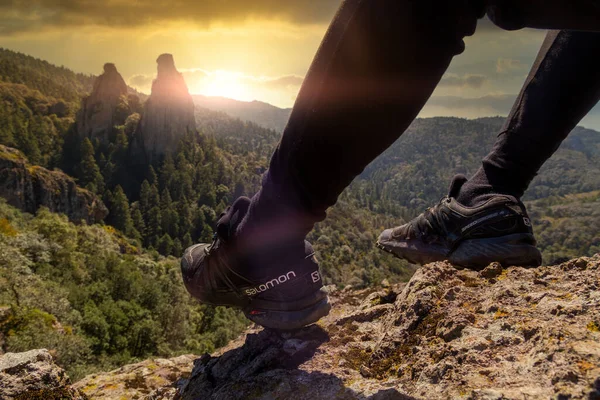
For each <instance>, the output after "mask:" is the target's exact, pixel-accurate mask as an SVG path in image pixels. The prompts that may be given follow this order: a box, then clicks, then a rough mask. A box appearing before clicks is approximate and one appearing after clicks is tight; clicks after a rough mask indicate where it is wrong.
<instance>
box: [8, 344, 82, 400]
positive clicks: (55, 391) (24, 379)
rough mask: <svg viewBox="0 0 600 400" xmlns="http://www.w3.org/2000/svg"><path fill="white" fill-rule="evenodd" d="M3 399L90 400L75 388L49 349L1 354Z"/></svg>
mask: <svg viewBox="0 0 600 400" xmlns="http://www.w3.org/2000/svg"><path fill="white" fill-rule="evenodd" d="M0 398H1V399H6V400H86V399H87V396H85V395H84V394H83V393H81V392H80V391H78V390H77V389H74V388H73V387H71V381H70V379H69V377H68V376H67V374H66V373H65V371H64V370H63V369H62V368H60V367H58V366H57V365H56V364H54V361H53V359H52V356H51V355H50V353H49V352H48V351H47V350H44V349H41V350H31V351H28V352H25V353H6V354H4V355H2V356H0Z"/></svg>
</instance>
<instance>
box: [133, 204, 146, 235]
mask: <svg viewBox="0 0 600 400" xmlns="http://www.w3.org/2000/svg"><path fill="white" fill-rule="evenodd" d="M131 221H132V222H133V227H134V228H135V230H136V231H138V232H139V233H140V238H143V237H145V236H146V223H145V222H144V217H143V216H142V212H141V211H140V208H139V206H138V207H135V208H132V210H131Z"/></svg>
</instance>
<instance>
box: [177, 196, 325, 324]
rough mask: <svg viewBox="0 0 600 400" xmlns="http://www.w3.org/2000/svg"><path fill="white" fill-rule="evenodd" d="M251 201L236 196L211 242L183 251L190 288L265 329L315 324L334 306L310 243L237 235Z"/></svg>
mask: <svg viewBox="0 0 600 400" xmlns="http://www.w3.org/2000/svg"><path fill="white" fill-rule="evenodd" d="M249 205H250V199H248V198H246V197H242V198H240V199H238V200H237V201H236V202H235V203H234V204H233V206H231V207H229V208H228V209H227V210H226V211H225V212H224V213H223V214H221V218H220V219H219V222H218V223H217V232H216V233H215V235H214V240H213V243H212V244H197V245H194V246H191V247H189V248H188V249H186V250H185V252H184V255H183V257H182V259H181V272H182V275H183V282H184V284H185V287H186V289H187V290H188V292H189V293H190V294H191V295H192V296H193V297H195V298H196V299H198V300H199V301H200V302H201V303H204V304H211V305H216V306H229V307H235V308H239V309H241V310H242V311H243V312H244V314H245V315H246V317H247V318H248V319H250V320H251V321H253V322H256V323H257V324H259V325H262V326H264V327H266V328H272V329H279V330H294V329H299V328H301V327H303V326H306V325H310V324H312V323H314V322H317V321H318V320H319V319H320V318H322V317H324V316H326V315H327V314H329V310H330V309H331V305H330V304H329V298H328V296H327V293H326V292H325V291H324V290H323V281H322V279H321V275H320V273H319V265H318V264H317V261H316V259H315V256H314V250H313V248H312V246H311V244H310V243H309V242H307V241H305V240H303V239H295V240H288V241H286V243H277V245H273V242H272V241H271V242H270V244H268V245H265V244H260V243H258V242H260V239H259V240H256V239H255V238H254V239H253V238H250V239H240V238H238V237H236V235H235V231H236V228H237V226H238V225H239V223H240V222H241V221H242V220H243V218H244V216H245V215H246V212H247V211H248V207H249ZM256 236H258V235H256Z"/></svg>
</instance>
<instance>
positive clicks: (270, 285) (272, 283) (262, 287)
mask: <svg viewBox="0 0 600 400" xmlns="http://www.w3.org/2000/svg"><path fill="white" fill-rule="evenodd" d="M295 277H296V273H295V272H294V271H290V272H288V273H287V274H285V275H281V276H280V277H279V278H274V279H271V280H270V281H268V282H265V283H263V284H262V285H258V286H257V287H255V288H252V289H246V294H247V295H248V296H254V295H255V294H258V293H262V292H266V291H267V290H269V289H273V288H274V287H275V286H278V285H281V284H282V283H286V282H287V281H289V280H291V279H293V278H295Z"/></svg>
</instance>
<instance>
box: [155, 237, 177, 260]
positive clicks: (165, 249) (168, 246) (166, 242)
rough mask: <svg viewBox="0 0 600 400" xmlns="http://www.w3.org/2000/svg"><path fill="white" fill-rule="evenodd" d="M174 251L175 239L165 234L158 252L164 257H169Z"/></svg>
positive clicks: (159, 243) (159, 244)
mask: <svg viewBox="0 0 600 400" xmlns="http://www.w3.org/2000/svg"><path fill="white" fill-rule="evenodd" d="M172 251H173V239H171V236H169V234H168V233H165V234H164V235H163V236H162V237H161V238H160V241H159V242H158V252H159V253H160V254H162V255H165V256H168V255H170V254H171V253H172Z"/></svg>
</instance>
